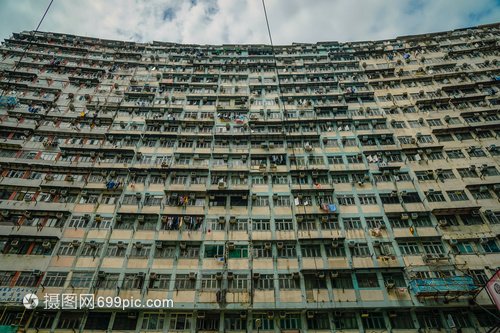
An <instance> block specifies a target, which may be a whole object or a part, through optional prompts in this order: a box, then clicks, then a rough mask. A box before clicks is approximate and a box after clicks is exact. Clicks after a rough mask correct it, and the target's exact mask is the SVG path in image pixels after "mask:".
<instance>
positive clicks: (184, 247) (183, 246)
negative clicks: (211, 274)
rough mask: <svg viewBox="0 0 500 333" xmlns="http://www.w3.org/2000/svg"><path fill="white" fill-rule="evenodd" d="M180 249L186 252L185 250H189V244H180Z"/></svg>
mask: <svg viewBox="0 0 500 333" xmlns="http://www.w3.org/2000/svg"><path fill="white" fill-rule="evenodd" d="M179 248H180V249H181V250H185V249H186V248H187V243H186V242H180V243H179Z"/></svg>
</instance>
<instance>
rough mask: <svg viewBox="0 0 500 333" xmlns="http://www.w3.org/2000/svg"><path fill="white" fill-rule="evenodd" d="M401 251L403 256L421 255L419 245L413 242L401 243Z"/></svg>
mask: <svg viewBox="0 0 500 333" xmlns="http://www.w3.org/2000/svg"><path fill="white" fill-rule="evenodd" d="M399 250H400V251H401V254H402V255H417V254H420V253H421V251H420V248H419V246H418V244H417V243H413V242H401V243H399Z"/></svg>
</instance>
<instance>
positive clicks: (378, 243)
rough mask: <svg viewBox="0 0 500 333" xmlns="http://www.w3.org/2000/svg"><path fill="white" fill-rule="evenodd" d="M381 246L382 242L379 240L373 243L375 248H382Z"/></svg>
mask: <svg viewBox="0 0 500 333" xmlns="http://www.w3.org/2000/svg"><path fill="white" fill-rule="evenodd" d="M380 244H381V242H380V241H379V240H374V241H373V246H374V247H379V246H380Z"/></svg>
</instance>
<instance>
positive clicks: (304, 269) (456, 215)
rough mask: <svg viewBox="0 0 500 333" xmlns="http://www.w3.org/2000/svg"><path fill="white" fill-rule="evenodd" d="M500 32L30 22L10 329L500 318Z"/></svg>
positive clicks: (380, 324) (11, 208) (6, 248)
mask: <svg viewBox="0 0 500 333" xmlns="http://www.w3.org/2000/svg"><path fill="white" fill-rule="evenodd" d="M499 32H500V25H498V24H494V25H488V26H480V27H475V28H470V29H461V30H455V31H450V32H442V33H434V34H427V35H418V36H405V37H399V38H395V39H391V40H383V41H369V42H352V43H340V42H325V43H316V44H293V45H289V46H276V47H274V48H272V47H270V46H268V45H222V46H200V45H181V44H173V43H163V42H152V43H132V42H122V41H113V40H101V39H96V38H88V37H79V36H72V35H64V34H56V33H43V32H37V33H33V32H21V33H14V34H13V36H12V37H11V38H9V39H6V40H5V41H4V43H3V45H2V46H1V48H0V52H1V61H0V91H1V99H0V103H1V106H0V136H1V138H0V165H1V170H0V175H1V177H0V210H1V220H0V250H1V254H0V331H2V332H4V331H5V332H10V331H16V330H18V329H19V330H20V331H28V332H35V331H36V332H76V331H78V332H105V331H113V332H143V331H147V332H166V331H169V332H170V331H183V332H243V331H245V332H248V331H253V332H285V333H294V332H340V331H341V332H437V331H441V332H443V331H446V332H460V331H461V332H483V331H485V330H487V329H488V328H489V327H492V326H494V325H495V324H498V322H497V320H496V318H498V317H496V318H495V316H498V312H497V310H496V307H495V306H494V305H493V304H492V302H491V301H490V299H489V297H488V295H487V294H486V293H485V291H481V287H482V286H483V285H484V284H485V283H486V281H488V279H489V278H490V277H491V276H493V274H495V272H496V271H497V270H498V268H499V266H500V243H499V239H498V235H499V232H500V224H499V222H500V204H499V199H500V172H499V167H500V166H499V158H500V157H499V156H500V150H499V148H498V146H499V139H498V135H499V134H500V119H499V106H498V105H499V98H498V96H499V94H498V90H499V82H500V68H499V64H498V59H499V46H498V45H499V36H500V34H499ZM28 293H34V294H36V295H38V298H39V300H40V302H39V304H38V306H37V307H36V308H34V309H26V308H25V307H24V306H23V304H22V302H23V297H24V295H25V294H28ZM82 294H85V295H93V297H95V298H94V301H95V302H97V299H98V297H100V299H104V300H110V299H113V300H114V297H120V298H121V299H123V300H125V299H129V300H130V299H136V300H137V299H138V300H141V301H142V302H143V304H146V301H147V300H155V299H158V300H162V299H171V300H172V301H173V306H161V307H160V308H153V307H148V308H138V307H134V306H131V307H126V306H123V305H124V304H121V305H120V304H116V303H112V304H108V303H106V304H102V302H101V303H100V304H97V303H95V304H94V303H92V304H90V303H88V304H87V305H86V306H83V305H82V304H76V303H74V302H73V303H71V301H72V300H74V299H75V298H73V296H75V297H79V295H82ZM106 297H109V298H106ZM63 301H64V302H65V303H64V302H63ZM80 305H82V306H80ZM98 305H100V306H98Z"/></svg>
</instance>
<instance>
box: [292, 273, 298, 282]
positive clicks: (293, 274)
mask: <svg viewBox="0 0 500 333" xmlns="http://www.w3.org/2000/svg"><path fill="white" fill-rule="evenodd" d="M292 278H293V279H294V280H298V279H300V273H299V272H293V273H292Z"/></svg>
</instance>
